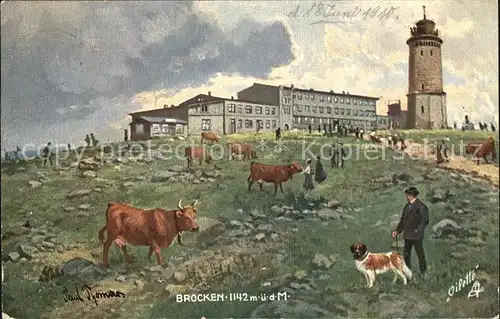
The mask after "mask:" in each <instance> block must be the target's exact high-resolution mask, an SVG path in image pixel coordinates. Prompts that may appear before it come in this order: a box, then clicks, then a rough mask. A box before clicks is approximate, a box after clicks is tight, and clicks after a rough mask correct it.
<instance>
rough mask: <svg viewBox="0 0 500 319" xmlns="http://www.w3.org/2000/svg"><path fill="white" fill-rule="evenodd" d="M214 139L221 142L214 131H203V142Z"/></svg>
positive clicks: (213, 140)
mask: <svg viewBox="0 0 500 319" xmlns="http://www.w3.org/2000/svg"><path fill="white" fill-rule="evenodd" d="M204 140H206V141H212V143H213V142H217V143H219V137H218V136H217V135H216V134H215V133H214V132H201V142H200V143H201V144H203V141H204Z"/></svg>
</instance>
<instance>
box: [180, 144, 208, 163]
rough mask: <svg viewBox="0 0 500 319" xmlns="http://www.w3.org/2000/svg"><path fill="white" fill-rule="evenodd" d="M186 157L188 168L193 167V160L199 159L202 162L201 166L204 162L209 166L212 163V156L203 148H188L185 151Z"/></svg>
mask: <svg viewBox="0 0 500 319" xmlns="http://www.w3.org/2000/svg"><path fill="white" fill-rule="evenodd" d="M184 155H185V156H186V160H187V165H188V167H191V165H192V164H193V159H198V160H199V161H200V165H202V164H203V160H205V163H207V164H210V163H211V162H212V156H210V154H207V152H206V150H205V149H204V148H203V147H186V148H185V149H184Z"/></svg>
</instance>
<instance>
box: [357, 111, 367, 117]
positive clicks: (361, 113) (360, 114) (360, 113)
mask: <svg viewBox="0 0 500 319" xmlns="http://www.w3.org/2000/svg"><path fill="white" fill-rule="evenodd" d="M358 115H359V116H363V110H359V113H358ZM366 115H368V112H366Z"/></svg>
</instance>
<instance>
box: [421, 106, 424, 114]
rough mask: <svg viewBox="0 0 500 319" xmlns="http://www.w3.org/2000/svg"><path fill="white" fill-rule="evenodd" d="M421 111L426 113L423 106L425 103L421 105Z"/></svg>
mask: <svg viewBox="0 0 500 319" xmlns="http://www.w3.org/2000/svg"><path fill="white" fill-rule="evenodd" d="M420 112H421V113H422V114H424V113H425V110H424V106H423V105H422V106H421V107H420Z"/></svg>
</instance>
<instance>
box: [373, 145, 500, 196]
mask: <svg viewBox="0 0 500 319" xmlns="http://www.w3.org/2000/svg"><path fill="white" fill-rule="evenodd" d="M365 140H368V141H369V136H367V137H365ZM406 145H407V146H408V147H407V148H406V149H405V150H404V151H403V153H405V154H408V155H409V156H410V157H412V158H418V159H420V160H424V161H427V162H428V163H429V164H433V165H436V155H435V154H434V153H433V150H432V149H431V147H430V145H429V146H427V147H425V146H424V145H423V144H420V143H416V142H414V141H412V140H406ZM384 146H385V147H389V146H388V145H387V144H384ZM397 151H398V152H401V151H400V150H397ZM490 163H491V161H490ZM438 167H440V168H443V169H447V170H451V171H456V172H459V173H463V174H468V175H472V176H473V177H476V178H479V179H486V180H488V181H489V182H491V183H492V184H493V185H494V186H495V187H500V181H499V179H500V178H499V174H500V171H499V167H498V165H496V164H485V163H484V160H481V161H480V162H479V165H477V164H476V162H474V161H472V159H471V158H467V157H464V156H460V155H452V156H451V157H450V161H449V162H447V163H443V164H440V165H439V166H438Z"/></svg>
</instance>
